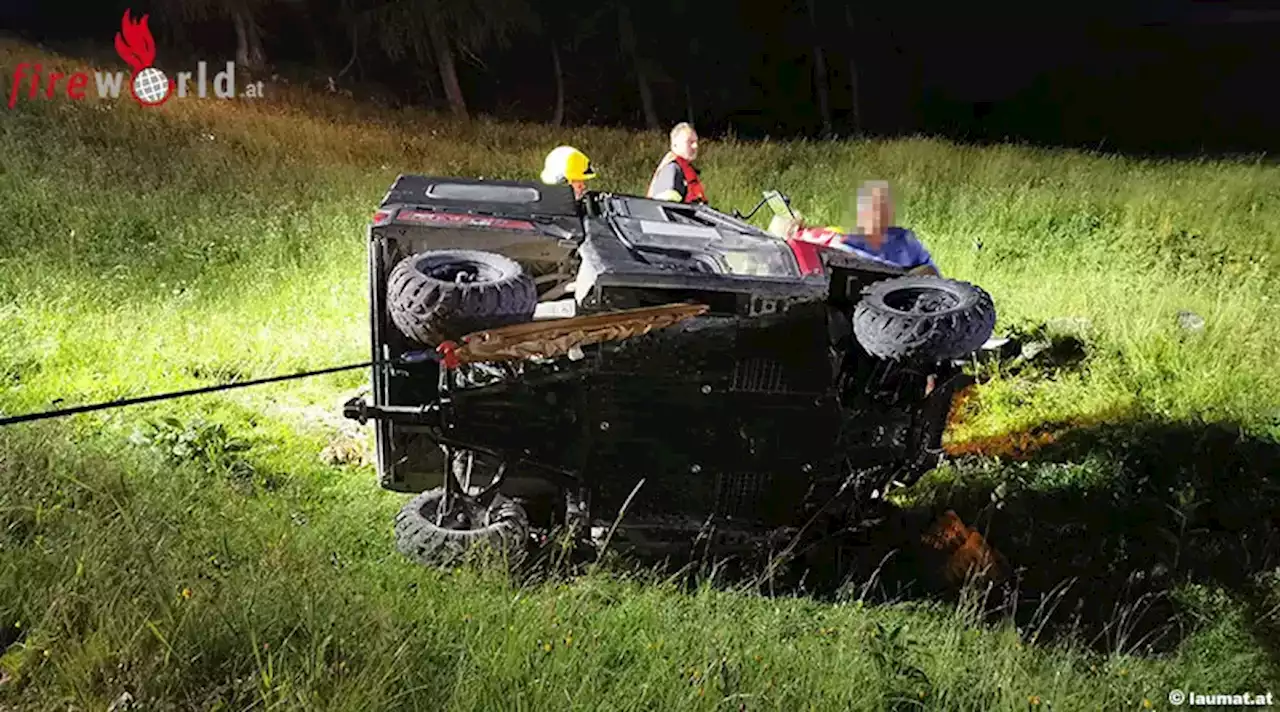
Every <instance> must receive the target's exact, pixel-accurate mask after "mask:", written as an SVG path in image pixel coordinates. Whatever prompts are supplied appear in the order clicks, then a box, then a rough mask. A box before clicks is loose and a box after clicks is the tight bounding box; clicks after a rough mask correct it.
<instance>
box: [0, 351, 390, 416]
mask: <svg viewBox="0 0 1280 712" xmlns="http://www.w3.org/2000/svg"><path fill="white" fill-rule="evenodd" d="M378 363H379V362H378V361H365V362H363V363H352V364H347V365H345V366H333V367H330V368H322V369H320V370H317V371H302V372H300V373H290V374H286V375H283V376H271V377H269V378H256V379H253V380H249V381H238V382H236V383H223V384H219V385H216V386H205V387H203V388H192V389H190V390H185V391H173V392H170V393H157V394H155V395H150V396H140V397H137V398H123V399H120V400H114V401H107V402H105V403H93V404H91V405H78V406H74V407H71V408H60V409H58V410H48V411H44V412H40V413H27V414H25V415H15V416H10V417H8V418H0V427H3V426H5V425H15V424H17V423H29V422H32V421H36V420H47V419H49V418H63V417H66V416H68V415H79V414H80V413H89V412H92V411H96V410H107V409H110V408H123V407H125V406H130V405H138V404H139V403H154V402H156V401H164V400H172V399H174V398H185V397H187V396H195V395H200V394H202V393H215V392H217V391H229V390H232V389H235V388H247V387H249V386H260V385H262V384H264V383H278V382H280V381H292V380H297V379H300V378H310V377H312V376H323V375H325V374H328V373H338V372H340V371H351V370H355V369H357V368H369V367H371V366H375V365H377V364H378Z"/></svg>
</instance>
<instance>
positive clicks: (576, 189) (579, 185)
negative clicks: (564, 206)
mask: <svg viewBox="0 0 1280 712" xmlns="http://www.w3.org/2000/svg"><path fill="white" fill-rule="evenodd" d="M569 185H571V186H573V197H575V198H581V197H582V194H583V193H585V192H587V183H586V181H581V180H571V181H569Z"/></svg>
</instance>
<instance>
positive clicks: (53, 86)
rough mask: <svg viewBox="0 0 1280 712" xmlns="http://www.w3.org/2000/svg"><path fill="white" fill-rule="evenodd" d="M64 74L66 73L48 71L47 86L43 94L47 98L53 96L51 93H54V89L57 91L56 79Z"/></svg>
mask: <svg viewBox="0 0 1280 712" xmlns="http://www.w3.org/2000/svg"><path fill="white" fill-rule="evenodd" d="M64 76H66V75H65V74H63V73H62V72H50V73H49V86H48V87H45V90H44V95H45V96H46V97H47V98H49V99H52V98H53V93H54V92H55V91H57V89H58V80H59V79H61V78H63V77H64Z"/></svg>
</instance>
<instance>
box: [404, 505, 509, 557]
mask: <svg viewBox="0 0 1280 712" xmlns="http://www.w3.org/2000/svg"><path fill="white" fill-rule="evenodd" d="M443 502H444V489H443V488H436V489H433V490H427V491H426V492H423V493H422V494H420V495H418V496H416V497H414V498H413V499H411V500H409V502H408V503H406V504H405V505H404V507H403V508H402V509H401V510H400V513H399V514H398V515H396V522H395V534H396V550H397V551H399V552H400V553H401V554H404V555H405V556H407V557H408V558H409V559H411V560H413V561H416V562H418V563H420V564H423V565H425V566H453V565H456V564H458V563H460V562H461V561H463V560H464V559H465V558H466V557H467V556H468V555H469V554H470V553H471V552H473V551H476V552H478V551H481V550H484V549H488V552H486V553H489V552H491V553H494V554H497V555H499V556H506V557H507V558H508V560H509V561H518V560H520V559H521V558H522V557H523V556H524V554H525V546H526V543H527V542H528V540H529V516H528V515H527V514H526V513H525V511H524V507H521V506H520V505H519V504H518V503H517V502H514V501H512V500H510V499H508V498H506V497H504V496H502V495H497V496H496V497H495V498H494V500H493V503H492V504H491V505H490V506H489V508H488V509H487V510H485V513H484V514H483V515H482V516H480V517H478V518H477V520H476V521H475V522H474V524H473V526H475V527H476V528H474V529H449V528H445V527H441V526H438V525H437V524H436V523H435V522H436V513H437V512H438V511H439V508H440V505H441V504H442V503H443Z"/></svg>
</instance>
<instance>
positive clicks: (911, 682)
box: [0, 43, 1280, 710]
mask: <svg viewBox="0 0 1280 712" xmlns="http://www.w3.org/2000/svg"><path fill="white" fill-rule="evenodd" d="M35 54H36V52H35V50H34V49H33V48H30V47H26V46H21V45H16V44H13V43H8V44H0V58H2V59H3V62H0V66H4V67H5V68H6V69H7V70H11V68H12V67H13V66H14V64H16V62H17V61H19V58H21V59H22V60H27V61H30V60H31V59H32V58H33V57H34V56H35ZM43 61H44V64H45V67H46V70H52V69H57V68H63V69H67V68H78V67H77V63H76V62H75V61H72V60H67V59H57V58H53V57H48V56H46V57H44V58H43ZM60 64H61V67H59V65H60ZM6 74H7V72H6ZM269 90H270V91H271V92H273V97H269V98H268V99H266V100H262V101H260V102H242V101H236V102H219V101H213V100H207V101H187V102H185V103H184V102H174V103H173V104H172V105H170V106H166V107H165V108H163V109H160V110H154V111H141V110H139V109H138V107H136V106H132V105H129V104H128V102H117V103H111V102H108V103H104V104H100V103H98V102H95V101H92V100H89V101H86V102H83V103H78V102H69V101H66V100H55V101H40V102H27V101H24V102H21V103H20V104H19V105H18V106H17V107H16V108H15V109H14V110H4V111H0V145H3V146H4V147H5V148H4V150H3V151H0V226H3V228H2V230H0V384H3V386H2V387H0V412H2V413H5V414H14V413H19V412H27V411H32V410H42V409H45V408H49V407H53V406H54V405H55V404H57V405H71V404H76V403H81V402H90V401H97V400H104V399H109V398H115V397H122V396H127V395H138V394H142V393H150V392H157V391H161V390H168V389H179V388H184V387H192V386H196V385H203V384H208V383H212V382H219V381H223V380H227V379H230V378H237V377H238V378H246V377H255V376H265V375H272V374H275V373H279V372H284V371H291V370H301V369H305V368H317V367H321V366H325V365H330V364H335V363H344V362H354V361H359V360H362V359H363V358H365V356H366V355H367V353H368V334H367V316H368V315H367V311H366V310H367V303H366V297H367V282H366V275H365V259H364V254H365V253H364V250H365V245H364V242H363V226H364V224H365V221H366V220H367V218H368V217H369V215H370V213H371V211H372V208H373V207H374V206H375V205H376V203H377V201H378V200H379V199H380V197H381V195H382V194H383V192H384V191H385V190H386V189H387V187H388V186H389V185H390V184H391V182H392V181H393V180H394V178H395V176H396V175H397V174H399V173H428V174H456V175H479V176H487V177H502V178H515V177H524V178H533V177H535V176H536V174H537V171H538V169H539V167H540V164H541V159H542V157H543V155H544V154H545V153H546V151H548V150H549V149H550V148H551V147H554V146H555V145H557V144H560V143H572V144H574V145H576V146H578V147H580V148H582V149H583V150H585V151H586V152H587V153H588V154H589V155H590V156H591V157H592V159H593V161H594V162H595V163H596V164H597V165H598V166H599V170H600V173H601V175H600V178H598V179H597V182H598V184H599V185H598V187H600V188H602V189H606V190H615V191H621V192H642V191H643V188H644V185H645V182H646V181H647V179H648V177H649V174H650V171H651V170H652V165H653V162H654V161H656V160H657V158H658V157H659V156H660V155H661V153H662V150H663V137H662V136H660V135H656V134H654V135H647V134H639V133H633V132H624V131H615V130H606V129H574V130H566V131H561V132H553V131H550V130H548V129H547V128H545V127H540V126H522V125H507V124H499V123H494V122H488V121H478V122H475V123H473V124H471V125H457V124H454V123H452V122H450V121H448V120H445V119H442V118H440V117H436V116H431V115H427V114H418V113H411V112H402V113H393V112H389V111H375V110H371V109H369V108H367V107H360V106H357V105H354V104H350V103H344V102H343V101H342V100H339V99H333V98H329V97H317V96H315V95H310V94H307V93H306V92H302V91H298V90H289V89H287V88H285V87H270V88H269ZM703 143H704V147H703V154H704V155H703V157H701V158H700V159H699V163H700V164H701V166H702V168H703V172H704V175H705V177H706V179H707V183H708V189H709V192H710V195H711V199H712V201H713V202H714V203H716V204H717V205H719V206H723V207H725V208H726V209H727V208H730V207H735V206H736V207H742V208H747V207H749V206H751V205H753V204H754V203H755V202H756V200H757V199H758V196H759V194H760V191H761V190H763V189H767V188H771V187H777V188H780V189H782V190H784V192H787V193H788V194H789V195H791V196H792V198H793V202H794V203H795V204H796V205H797V207H799V209H800V210H802V211H803V212H804V213H805V214H806V215H807V216H809V217H811V218H813V219H815V220H816V221H821V222H824V223H830V222H836V221H840V220H842V219H844V218H845V215H844V211H845V209H846V208H847V205H848V200H849V198H850V195H851V192H852V190H853V188H854V187H855V185H856V183H857V181H859V180H861V179H864V178H887V179H889V180H891V181H892V183H893V185H894V188H895V191H896V194H897V199H898V213H899V222H900V223H901V224H904V225H908V226H911V227H912V228H914V229H915V230H916V231H917V233H918V234H919V235H920V236H921V237H922V238H923V239H924V240H925V242H926V244H927V245H928V247H929V248H930V249H931V250H932V251H933V253H934V255H935V259H936V260H937V261H938V263H939V265H940V266H941V268H942V270H943V272H944V273H945V274H947V275H948V276H952V277H956V278H959V279H965V280H969V281H973V282H976V283H977V284H979V285H981V286H983V287H984V288H986V289H987V290H988V291H990V292H991V293H992V295H993V296H994V298H995V300H996V304H997V307H998V309H999V314H1000V328H1001V329H1006V328H1014V327H1022V326H1026V325H1034V324H1036V323H1039V322H1042V321H1044V320H1046V319H1050V318H1053V317H1080V318H1083V319H1085V320H1087V322H1088V325H1087V328H1086V330H1085V331H1086V334H1085V340H1086V344H1087V349H1088V357H1087V359H1086V360H1085V362H1084V364H1083V366H1079V367H1076V368H1072V369H1062V370H1059V371H1056V372H1042V371H1032V372H1030V375H1028V372H1014V371H1009V372H996V373H994V374H992V376H993V377H992V378H990V380H987V381H985V382H984V383H982V384H981V385H980V386H979V387H978V388H977V389H976V391H975V395H974V396H973V398H972V400H971V401H970V402H969V403H968V404H967V406H966V408H965V410H964V417H963V418H961V419H960V420H959V421H958V422H957V423H956V425H955V427H954V428H953V430H952V432H950V433H949V435H948V438H949V440H950V441H952V442H955V443H959V442H964V441H969V440H974V439H978V438H981V437H984V436H1000V435H1001V434H1004V433H1008V432H1010V431H1018V430H1020V429H1024V428H1028V427H1031V426H1033V425H1035V424H1038V423H1043V422H1045V421H1072V420H1076V421H1083V420H1088V419H1090V418H1094V419H1097V418H1112V419H1118V418H1128V417H1137V416H1138V415H1141V416H1143V417H1148V418H1157V419H1164V420H1169V421H1190V420H1211V421H1212V420H1220V421H1239V422H1241V423H1243V424H1244V426H1245V428H1246V430H1249V431H1252V432H1254V433H1256V434H1260V435H1262V436H1269V437H1276V436H1277V435H1280V409H1278V407H1280V406H1278V404H1280V338H1277V337H1278V336H1280V316H1277V305H1276V304H1275V301H1276V299H1277V295H1278V294H1280V290H1277V285H1280V279H1277V276H1278V275H1280V201H1278V200H1277V198H1280V171H1277V170H1276V169H1275V168H1270V167H1265V166H1261V165H1249V164H1238V163H1215V162H1207V161H1206V162H1199V163H1160V162H1152V161H1135V160H1126V159H1120V158H1114V157H1109V156H1100V155H1087V154H1082V153H1075V152H1062V151H1045V150H1037V149H1032V148H1025V147H1014V146H1006V147H997V148H983V149H979V148H970V147H964V146H958V145H954V144H951V143H947V142H943V141H937V140H932V139H924V138H921V139H912V140H900V141H889V142H840V143H827V142H775V143H764V144H759V143H745V142H738V141H734V140H731V139H726V140H710V141H709V140H707V139H706V138H705V137H704V140H703ZM1180 310H1190V311H1193V312H1195V313H1196V314H1198V315H1200V316H1201V317H1203V318H1204V320H1205V323H1206V326H1205V328H1204V330H1203V331H1202V332H1194V331H1188V330H1185V329H1183V328H1181V327H1180V326H1179V324H1178V321H1177V314H1178V312H1179V311H1180ZM365 378H366V375H365V374H363V373H358V372H357V373H348V374H341V375H334V376H328V377H323V378H316V379H311V380H309V381H304V382H299V383H294V384H289V385H278V386H277V385H272V386H265V387H261V388H258V389H249V390H245V391H237V392H232V393H229V394H225V395H219V396H202V397H198V398H193V399H190V400H188V401H177V402H171V403H166V404H162V405H156V406H146V407H137V408H132V409H126V410H122V411H114V412H108V413H105V414H101V415H90V416H79V417H75V418H71V419H67V420H62V421H53V422H48V423H38V424H32V425H23V426H16V427H11V428H7V429H5V430H3V431H0V524H2V525H3V526H2V527H0V643H4V644H9V647H8V650H7V652H6V653H5V654H4V657H3V658H0V670H3V671H5V672H4V673H3V674H4V675H5V676H6V677H7V678H8V681H7V682H4V683H0V700H2V701H4V704H7V705H11V706H12V705H17V706H20V707H22V708H29V709H51V708H62V707H64V706H74V707H75V708H78V709H85V708H99V709H101V708H105V705H106V704H108V703H110V702H111V701H112V700H114V699H115V698H116V697H117V696H119V695H120V694H121V693H122V692H126V691H127V692H129V693H130V694H132V695H133V696H134V697H136V698H137V699H138V700H139V701H144V700H145V701H147V703H148V704H150V705H152V708H155V709H164V708H171V709H246V708H248V707H250V706H251V705H254V704H257V705H261V706H262V707H263V708H266V707H271V706H278V707H283V708H298V709H314V708H333V709H361V710H369V709H418V708H428V707H430V708H439V707H440V706H441V705H446V706H448V707H450V708H455V709H478V710H492V709H543V708H550V707H555V708H558V709H559V708H566V707H567V708H574V709H579V708H581V709H586V708H591V709H597V708H599V709H604V708H607V709H611V710H613V709H640V708H644V709H724V708H731V709H744V708H745V709H752V710H755V709H787V710H791V709H801V708H805V709H809V708H821V709H884V708H888V707H893V708H897V707H899V706H902V705H908V704H914V705H916V706H920V707H925V708H930V709H935V708H936V709H972V710H992V709H1015V708H1016V709H1022V708H1025V707H1027V706H1028V705H1031V706H1033V707H1034V706H1036V705H1039V704H1041V703H1043V704H1045V705H1048V704H1050V703H1051V704H1052V706H1053V707H1054V708H1055V709H1063V710H1066V709H1085V708H1088V709H1095V708H1102V709H1132V708H1140V707H1142V706H1143V704H1144V701H1147V702H1154V703H1155V704H1156V706H1163V705H1164V704H1165V703H1164V702H1163V700H1164V698H1165V695H1166V694H1167V692H1168V690H1169V689H1170V688H1173V687H1180V686H1185V687H1186V688H1190V689H1195V690H1203V691H1208V690H1216V691H1235V690H1239V691H1244V690H1248V689H1254V688H1257V687H1258V686H1259V685H1263V686H1264V687H1265V684H1264V683H1265V681H1266V676H1267V675H1268V674H1273V673H1274V663H1273V662H1271V661H1270V660H1269V659H1268V657H1267V654H1266V652H1265V650H1260V649H1259V647H1258V645H1257V642H1256V639H1255V638H1254V637H1252V634H1251V633H1250V632H1249V630H1250V628H1249V625H1250V623H1249V616H1248V615H1247V613H1246V612H1243V611H1244V610H1245V609H1244V608H1241V604H1240V603H1239V602H1238V601H1235V600H1234V599H1232V598H1230V597H1227V598H1226V599H1223V600H1222V601H1218V602H1216V603H1212V604H1211V605H1210V604H1204V606H1205V607H1204V608H1203V610H1204V611H1207V613H1205V614H1204V615H1206V616H1211V617H1212V620H1211V622H1209V623H1207V624H1204V625H1201V626H1200V627H1199V629H1198V630H1199V632H1198V633H1197V634H1196V635H1195V636H1193V637H1192V638H1190V639H1189V640H1188V642H1186V643H1185V644H1184V646H1183V647H1182V648H1180V649H1179V651H1178V652H1176V653H1175V654H1173V655H1172V656H1171V657H1168V658H1165V659H1140V658H1137V657H1134V656H1132V655H1131V654H1129V653H1130V652H1131V651H1124V652H1114V651H1113V652H1112V653H1111V654H1110V655H1101V656H1097V657H1095V656H1093V655H1092V654H1090V653H1087V652H1085V651H1084V650H1082V649H1078V648H1074V647H1064V646H1056V645H1055V646H1039V645H1031V644H1029V639H1028V637H1027V636H1026V635H1025V631H1024V632H1023V633H1024V634H1022V635H1020V633H1019V631H1017V630H1016V629H1013V628H1011V627H1008V626H1005V627H997V628H994V629H992V628H985V627H981V626H977V625H976V624H977V619H976V618H975V615H974V614H973V613H972V611H971V610H969V608H967V607H965V606H960V607H958V608H957V607H954V606H953V607H946V606H932V607H931V606H918V605H917V606H912V605H901V606H888V607H870V606H860V605H855V604H854V603H852V602H849V603H846V604H843V605H820V604H818V603H814V602H805V601H803V600H789V599H788V600H778V599H773V600H770V599H761V598H758V597H754V596H747V595H739V594H736V593H733V592H725V591H720V590H715V589H712V588H708V587H704V588H702V589H700V590H698V591H697V592H695V593H693V594H687V593H684V592H682V591H680V590H677V589H676V588H674V587H673V586H670V585H667V584H664V583H662V582H660V581H659V582H652V581H645V580H640V579H635V580H631V579H628V578H626V577H622V578H618V577H610V576H606V575H604V574H594V575H591V576H588V577H586V578H585V579H581V580H576V581H574V582H572V583H548V584H541V585H533V586H530V587H513V586H512V585H511V584H509V583H508V582H506V581H503V580H499V579H497V578H496V577H494V576H493V575H492V574H487V573H476V572H470V571H467V570H463V571H458V572H452V573H448V572H446V573H437V572H431V571H426V570H423V569H420V568H417V567H414V566H412V565H409V564H408V563H406V562H403V561H401V560H400V558H399V557H398V555H395V554H394V552H392V550H391V545H390V541H389V526H388V523H389V518H390V515H391V514H392V513H393V512H394V510H395V508H396V507H397V506H398V503H399V502H400V501H401V498H399V497H397V496H394V495H390V494H388V493H383V492H379V491H378V490H377V488H376V486H375V484H374V482H373V480H372V476H371V474H370V472H369V470H368V468H367V466H361V465H350V466H333V465H326V464H324V463H322V462H320V460H319V459H318V458H317V453H318V452H319V451H320V449H321V448H322V447H323V446H324V444H325V442H326V440H327V439H328V438H330V437H332V436H333V433H334V430H335V428H336V427H337V425H336V424H335V422H334V420H335V418H334V416H335V415H336V411H337V406H338V402H339V398H338V394H339V393H342V392H345V391H347V390H350V389H353V388H357V387H360V386H361V385H362V384H363V382H364V380H365ZM166 415H168V416H173V417H174V420H173V421H172V422H170V423H168V424H164V423H161V424H160V426H159V432H160V433H161V436H157V435H156V434H155V433H154V432H153V433H152V434H151V435H150V436H146V429H145V428H141V429H140V424H142V423H144V421H145V420H146V419H147V418H152V419H154V418H159V417H162V416H166ZM135 431H136V432H135ZM166 433H167V435H165V434H166ZM131 436H135V437H132V439H131ZM237 439H243V440H244V448H247V449H243V448H237V447H232V446H230V445H231V444H233V443H234V442H235V441H236V440H237ZM1108 466H1110V465H1108V464H1106V463H1103V464H1102V465H1099V466H1098V467H1095V468H1094V469H1092V470H1090V473H1092V474H1093V475H1096V473H1097V472H1100V471H1104V470H1105V469H1106V467H1108ZM1115 466H1116V467H1120V466H1122V464H1117V465H1115ZM996 472H997V475H996V476H997V477H1002V476H1004V475H1000V474H999V473H1002V472H1004V470H1000V469H999V468H997V470H996ZM1057 472H1058V470H1055V469H1053V468H1049V467H1045V468H1042V474H1043V476H1044V477H1045V478H1052V477H1057V476H1058V474H1055V473H1057ZM1088 545H1089V544H1088V542H1087V541H1085V542H1082V543H1081V546H1084V547H1087V546H1088ZM1204 595H1205V596H1209V597H1210V598H1212V596H1214V595H1217V594H1213V593H1208V594H1204ZM1188 605H1189V606H1191V604H1188ZM1188 610H1192V611H1193V612H1194V611H1195V610H1201V609H1198V608H1196V607H1195V606H1191V607H1190V608H1189V609H1188ZM897 626H902V627H901V628H898V627H897ZM895 631H896V632H895ZM1273 689H1274V687H1273ZM903 708H905V707H903Z"/></svg>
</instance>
